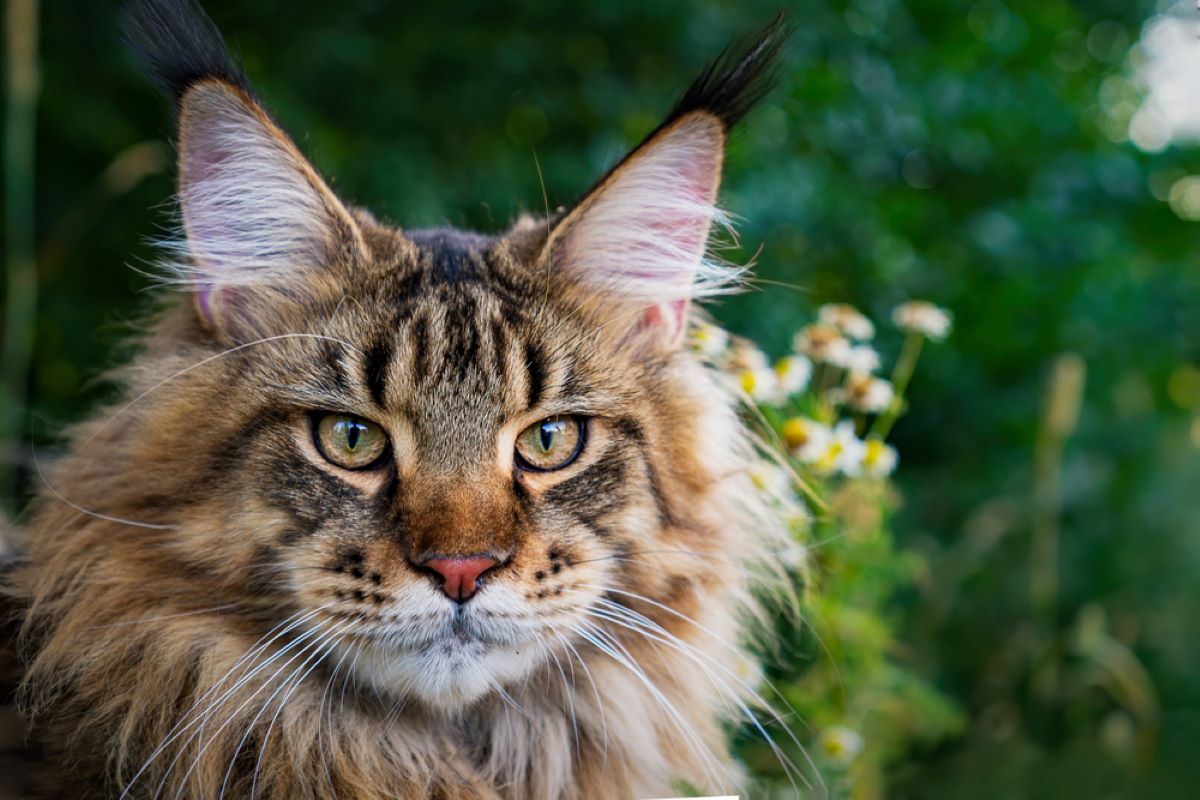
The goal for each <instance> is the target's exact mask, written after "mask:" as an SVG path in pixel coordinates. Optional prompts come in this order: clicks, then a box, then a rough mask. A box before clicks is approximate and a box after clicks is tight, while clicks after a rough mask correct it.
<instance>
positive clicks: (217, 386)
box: [7, 0, 787, 800]
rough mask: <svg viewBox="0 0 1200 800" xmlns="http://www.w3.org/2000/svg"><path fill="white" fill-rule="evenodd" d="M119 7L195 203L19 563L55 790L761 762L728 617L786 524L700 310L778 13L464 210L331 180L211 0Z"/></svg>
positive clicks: (725, 274)
mask: <svg viewBox="0 0 1200 800" xmlns="http://www.w3.org/2000/svg"><path fill="white" fill-rule="evenodd" d="M127 27H128V33H129V37H130V39H131V40H132V41H133V43H134V45H135V48H136V50H137V51H138V52H139V53H140V56H141V59H142V61H143V63H144V64H145V65H146V67H147V69H148V71H149V72H150V74H151V75H152V76H153V77H154V79H155V80H156V81H157V82H158V83H159V84H160V86H161V87H162V88H163V89H164V90H165V91H166V92H167V93H168V94H169V95H170V96H171V98H172V99H173V101H174V106H175V108H176V110H177V144H178V202H179V209H180V216H181V221H182V226H181V228H182V230H181V233H180V236H179V237H178V240H177V241H174V242H173V243H170V244H168V245H167V248H166V252H167V257H166V258H165V259H164V261H165V263H164V266H163V270H164V272H163V274H164V275H165V276H166V277H165V279H164V280H165V281H166V282H167V283H169V284H172V285H174V286H175V287H176V288H177V289H179V290H181V291H172V292H164V300H163V305H164V308H163V309H162V311H161V312H160V313H159V314H158V316H157V317H156V318H155V320H154V321H153V322H152V323H151V324H150V325H148V327H147V328H146V330H145V332H144V334H143V335H142V336H141V338H140V350H139V352H138V354H137V355H136V356H135V357H134V358H133V360H132V362H131V363H130V364H129V365H128V366H126V367H124V368H122V369H121V370H119V371H118V373H117V378H118V381H119V383H120V385H121V386H122V387H123V390H122V391H123V394H122V396H121V398H120V399H119V400H118V401H116V402H115V403H114V404H112V405H110V406H109V407H107V408H104V409H102V410H100V411H99V412H98V413H97V414H96V415H95V416H93V417H92V418H91V419H90V420H89V421H87V422H84V423H82V424H80V425H78V426H77V427H75V428H74V429H73V430H72V431H70V433H69V436H68V441H69V447H68V449H67V453H66V455H65V456H64V457H62V459H61V460H59V461H58V462H56V463H55V464H54V466H53V468H52V469H48V470H47V471H46V476H45V477H46V481H45V487H44V489H43V490H42V492H41V494H40V496H39V497H37V498H36V499H35V501H34V502H33V504H32V507H31V510H30V512H29V513H28V515H27V518H26V520H25V522H24V524H23V525H22V528H21V531H20V542H21V547H22V556H21V559H20V561H19V563H18V564H17V567H16V568H15V570H14V571H13V572H12V574H11V575H10V577H9V578H8V579H7V590H8V592H9V593H10V594H11V595H12V596H13V597H14V598H15V599H16V600H17V601H18V602H19V604H20V605H21V608H22V618H21V636H20V646H21V648H22V653H23V658H24V661H23V663H24V676H23V684H22V697H23V700H24V707H25V710H26V712H27V714H28V717H29V719H30V720H31V722H32V726H33V732H34V734H35V737H36V738H37V740H38V741H39V742H40V743H41V744H42V746H43V747H44V752H45V759H46V762H47V763H48V764H49V765H50V767H49V769H47V770H46V771H45V774H44V775H43V776H42V778H41V780H42V783H41V784H40V785H41V786H42V787H43V791H44V792H45V794H46V795H47V796H58V797H72V796H78V797H92V796H97V797H100V796H103V797H119V798H126V797H151V796H154V797H158V796H175V797H193V798H212V797H218V796H223V797H251V796H256V797H262V798H297V797H306V798H333V797H338V798H376V797H392V798H445V799H446V800H449V799H451V798H462V799H463V800H466V799H467V798H471V799H472V800H478V799H481V798H490V799H494V800H500V799H501V798H504V799H506V800H517V799H518V798H520V799H524V798H588V800H595V799H603V798H614V799H616V798H622V799H623V798H632V797H648V796H663V795H670V794H673V793H675V791H676V790H677V789H678V787H679V786H680V782H684V783H686V784H687V785H689V786H693V787H697V788H701V789H704V790H712V791H734V790H737V789H738V788H739V787H740V786H742V780H743V778H742V776H741V774H740V772H739V769H738V766H737V765H736V763H735V762H734V761H733V759H731V757H730V755H729V752H728V750H727V746H726V741H725V740H726V731H725V728H724V727H723V725H724V724H725V722H726V721H729V720H732V721H735V722H736V721H737V720H738V717H739V716H740V715H741V714H742V713H745V712H747V711H748V709H747V708H746V705H745V704H746V703H747V702H749V700H750V693H751V692H750V690H751V687H749V686H748V685H747V684H746V682H745V681H744V680H742V679H741V678H740V677H739V674H740V672H739V670H740V669H741V665H742V664H743V663H744V662H743V659H744V658H745V656H744V655H743V654H742V653H741V651H740V650H739V649H738V648H737V647H735V646H734V643H736V642H737V641H738V640H739V635H740V631H741V626H742V625H743V623H744V622H745V619H746V615H747V614H751V613H753V608H754V602H753V599H752V595H753V592H752V588H753V585H754V582H755V575H756V574H757V571H758V566H756V565H761V563H762V561H763V560H764V559H763V556H764V554H765V553H767V552H769V550H770V548H771V547H773V546H775V544H776V543H777V541H778V540H779V539H780V538H782V537H783V536H784V534H783V533H782V530H783V529H782V526H781V523H780V522H779V521H778V520H776V519H775V518H774V517H773V515H772V512H771V511H770V509H769V507H768V504H767V503H766V501H764V499H763V497H762V494H761V492H759V491H758V490H757V489H756V488H755V486H754V484H753V481H752V480H751V478H750V470H751V469H752V466H753V464H754V463H755V462H756V459H757V458H758V455H757V454H756V450H755V445H754V442H753V437H752V436H751V434H750V433H749V431H748V430H747V429H746V427H745V425H744V423H743V422H742V421H741V420H740V419H739V415H738V400H737V397H736V396H735V393H734V392H733V390H732V389H731V388H730V387H729V386H728V385H727V383H726V382H725V381H723V380H722V379H721V378H720V377H719V375H718V374H717V373H716V371H715V370H714V369H713V368H712V367H711V366H709V365H708V364H706V363H705V362H704V360H703V359H702V358H701V356H700V355H698V354H697V353H695V352H693V351H692V350H691V349H690V348H689V347H688V345H687V337H688V331H689V328H690V326H692V325H694V324H697V322H698V321H699V320H700V319H701V314H702V312H701V311H700V310H699V309H698V308H697V307H696V304H695V303H694V302H693V301H695V300H698V299H701V298H703V297H706V296H709V295H713V294H719V293H721V292H725V291H729V290H732V289H734V288H736V287H737V285H738V284H739V282H740V281H741V280H742V271H741V270H739V269H738V268H736V267H733V266H731V265H728V264H724V263H722V262H721V261H719V260H717V259H715V258H713V257H711V256H710V254H709V244H708V243H709V239H710V233H711V232H712V229H713V228H714V227H721V226H724V225H725V224H727V223H726V218H725V217H724V215H723V214H722V213H721V211H720V210H719V209H718V207H717V205H716V200H717V193H718V186H719V183H720V179H721V173H722V162H723V158H724V150H725V144H726V140H727V138H728V136H729V133H730V131H731V129H732V128H733V126H734V125H735V124H736V123H737V122H738V121H739V120H740V119H741V118H742V117H743V116H744V115H745V114H746V113H747V112H748V111H749V110H750V109H751V107H753V105H754V104H755V103H756V102H757V101H758V100H759V99H760V98H761V97H762V96H763V95H764V93H765V92H766V91H767V89H768V88H769V84H770V78H771V74H772V70H773V64H774V62H775V61H776V60H777V59H776V57H777V54H778V53H779V51H780V48H781V46H782V44H783V42H784V41H785V39H786V36H787V24H786V21H785V20H784V19H783V18H782V17H780V18H779V19H777V20H776V21H775V22H773V23H772V24H771V25H770V26H769V27H767V28H766V29H765V30H764V31H763V32H762V33H761V35H759V36H758V37H757V38H756V39H753V40H747V42H746V43H744V44H743V45H742V46H739V47H733V48H731V49H729V50H727V51H726V52H725V53H724V54H722V55H721V56H720V57H719V58H717V59H716V60H715V61H714V62H713V63H712V64H711V65H710V66H709V67H708V68H707V69H706V70H705V71H704V72H703V73H702V74H701V75H700V76H699V77H698V78H697V79H696V81H695V82H694V83H693V84H692V85H691V86H690V88H688V89H687V90H686V91H685V92H684V93H683V94H682V96H681V98H680V99H679V101H678V103H677V104H676V105H675V107H674V108H673V109H672V110H671V111H670V113H669V114H668V115H667V116H666V118H665V119H664V121H663V122H662V124H661V125H659V126H658V127H657V128H656V129H655V130H654V131H653V132H652V133H650V134H649V135H648V136H647V137H646V139H645V140H644V141H643V142H642V143H641V144H640V145H639V146H638V147H636V148H635V149H634V150H633V151H632V152H631V153H629V154H628V155H627V156H626V157H625V158H623V159H622V160H621V161H620V162H619V163H617V164H616V166H614V167H613V168H612V169H611V170H610V171H609V172H608V173H607V174H606V175H604V176H603V177H602V178H601V179H600V180H599V181H598V182H597V183H596V184H595V185H594V186H593V187H592V188H591V189H590V190H588V191H587V192H586V193H585V194H584V195H583V196H582V199H580V200H579V201H578V202H577V203H575V204H574V205H572V206H571V207H569V208H566V209H561V210H559V211H557V212H554V213H549V214H547V215H546V216H545V217H543V218H533V217H523V218H521V219H519V220H518V221H517V222H516V223H515V224H514V225H513V226H512V227H511V228H510V229H509V230H507V231H505V232H503V233H501V234H498V235H485V234H480V233H473V232H467V231H461V230H455V229H452V228H436V229H424V230H408V229H403V228H396V227H391V226H388V225H385V224H383V223H381V222H379V221H377V220H376V219H375V218H374V217H372V216H371V214H370V213H368V212H367V211H365V210H362V209H358V208H353V207H351V206H348V205H346V204H344V203H343V202H342V201H341V200H340V199H339V198H338V197H337V196H336V195H335V194H334V193H333V192H332V191H331V190H330V188H329V187H328V185H327V184H326V183H325V182H324V180H323V179H322V178H321V177H320V176H319V175H318V174H317V172H316V171H315V170H314V168H313V167H312V166H311V165H310V164H309V162H308V161H306V160H305V158H304V156H303V155H302V154H301V153H300V151H299V149H298V148H297V147H296V145H295V144H294V143H293V142H292V140H291V139H289V138H288V136H287V135H286V134H285V133H284V132H283V131H282V130H281V128H280V127H279V125H278V124H277V123H276V122H275V121H274V120H273V119H272V117H271V116H270V114H269V113H268V112H267V111H266V110H265V109H264V108H263V106H262V105H261V103H260V102H259V101H258V100H257V99H256V97H255V95H254V92H253V90H252V89H251V87H250V84H249V82H248V80H247V78H246V76H245V74H244V73H243V71H242V70H241V68H240V67H239V66H238V65H237V63H236V62H235V61H234V60H233V59H232V57H231V56H230V54H229V51H228V50H227V49H226V46H225V44H224V42H223V39H222V37H221V35H220V33H219V32H218V31H217V29H216V27H215V26H214V24H213V23H212V21H211V20H210V19H209V18H208V17H207V16H206V15H205V13H204V11H203V10H202V9H201V8H200V7H199V5H198V4H197V3H196V2H195V0H142V1H141V2H137V3H135V4H133V6H132V7H131V11H130V16H129V24H128V26H127Z"/></svg>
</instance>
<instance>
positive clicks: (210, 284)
mask: <svg viewBox="0 0 1200 800" xmlns="http://www.w3.org/2000/svg"><path fill="white" fill-rule="evenodd" d="M126 33H127V36H128V38H129V39H130V41H131V42H132V43H133V44H134V47H135V50H136V52H137V53H138V54H139V56H140V59H141V61H142V62H143V64H144V65H145V66H146V67H147V68H148V69H149V71H150V72H151V75H152V76H153V77H154V79H155V80H156V82H157V83H158V84H159V85H160V86H161V87H162V88H163V89H164V90H165V91H167V92H168V93H169V94H170V95H171V97H172V98H173V100H174V101H175V103H176V105H177V107H178V112H179V116H178V145H179V178H178V189H179V191H178V194H179V204H180V210H181V212H182V217H183V228H184V233H185V237H184V238H183V239H182V240H181V241H178V242H174V243H168V245H167V246H168V249H169V251H170V253H171V255H172V256H173V258H172V260H171V262H170V263H168V264H167V265H166V266H167V272H168V275H167V278H166V280H167V281H168V282H171V283H177V284H184V285H190V286H193V287H194V288H195V292H196V294H195V297H196V306H197V309H198V311H199V313H200V315H201V318H202V320H203V321H204V322H205V323H206V324H208V325H210V326H213V327H216V328H222V329H225V332H226V333H235V334H239V333H240V334H249V333H252V332H253V329H254V328H255V327H257V325H256V320H255V314H256V311H255V306H256V305H258V301H259V300H262V299H269V296H271V295H273V296H274V297H276V298H278V297H279V296H280V295H289V296H296V295H299V294H301V293H302V292H303V290H304V288H305V286H306V284H310V283H312V282H313V281H314V279H315V278H316V273H314V272H313V271H314V270H318V271H319V270H321V269H322V268H324V267H326V266H327V265H328V264H329V263H330V262H331V261H334V260H338V259H339V258H341V257H343V256H345V255H346V254H347V253H348V254H349V256H350V257H351V259H353V258H354V257H356V256H358V255H361V254H362V253H363V252H364V251H365V245H364V243H363V240H362V235H361V232H360V231H359V229H358V226H357V224H356V223H355V222H354V220H353V218H352V217H351V215H350V214H349V212H348V211H347V210H346V208H345V207H344V206H343V205H342V204H341V202H340V201H339V200H338V199H337V197H335V196H334V194H333V192H332V191H330V189H329V188H328V186H326V184H325V182H324V181H322V180H321V178H320V176H319V175H318V174H317V173H316V171H315V170H314V169H313V167H312V166H311V165H310V164H309V163H308V162H307V161H306V160H305V159H304V157H303V156H302V155H301V154H300V151H299V150H298V149H297V148H296V146H295V145H294V144H293V143H292V141H291V140H290V139H289V138H288V137H287V135H286V134H285V133H284V132H283V131H282V130H281V129H280V128H279V126H278V125H276V124H275V122H274V121H273V120H272V119H271V118H270V116H269V115H268V114H267V113H266V111H265V110H264V109H263V108H262V106H261V105H260V104H259V103H258V101H257V100H256V99H255V98H254V96H253V93H252V92H251V90H250V87H249V84H248V82H247V81H246V78H245V76H244V75H243V73H242V71H241V69H240V68H239V67H238V66H237V64H236V62H235V61H234V59H233V58H232V56H231V55H230V53H229V51H228V49H227V48H226V46H225V43H224V41H223V40H222V38H221V35H220V32H219V31H218V30H217V28H216V26H215V25H214V24H213V23H212V20H210V19H209V18H208V17H207V15H205V13H204V11H203V10H202V9H201V8H200V6H199V5H198V4H197V3H196V2H195V1H194V0H139V2H136V3H134V4H133V5H132V6H131V7H130V13H129V16H128V17H127V21H126ZM306 271H307V272H306ZM233 329H237V330H236V331H235V330H233ZM247 329H249V330H247Z"/></svg>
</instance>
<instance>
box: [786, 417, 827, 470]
mask: <svg viewBox="0 0 1200 800" xmlns="http://www.w3.org/2000/svg"><path fill="white" fill-rule="evenodd" d="M780 433H781V434H782V435H783V441H784V444H786V445H787V448H788V452H789V453H791V454H792V456H793V457H795V458H796V459H797V460H798V461H801V462H803V463H805V464H811V463H812V462H814V461H816V460H817V459H818V458H820V457H821V455H822V454H823V453H824V452H825V450H826V448H827V447H828V444H829V440H830V439H831V438H833V432H832V431H831V430H829V428H828V427H826V426H825V425H822V424H821V423H819V422H817V421H816V420H815V419H809V418H808V417H791V418H790V419H788V420H786V421H785V422H784V423H783V427H782V429H781V430H780Z"/></svg>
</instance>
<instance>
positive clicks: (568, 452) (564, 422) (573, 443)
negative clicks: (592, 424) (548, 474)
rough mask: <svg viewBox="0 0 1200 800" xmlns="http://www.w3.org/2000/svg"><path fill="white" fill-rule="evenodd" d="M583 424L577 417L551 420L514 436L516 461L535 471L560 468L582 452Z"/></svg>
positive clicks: (537, 423)
mask: <svg viewBox="0 0 1200 800" xmlns="http://www.w3.org/2000/svg"><path fill="white" fill-rule="evenodd" d="M583 439H584V424H583V422H582V421H581V420H580V419H579V418H578V417H551V418H550V419H544V420H542V421H541V422H535V423H533V424H532V425H530V426H529V427H528V428H526V429H525V430H523V431H521V434H520V435H519V436H517V448H516V449H517V461H518V462H520V463H521V464H522V465H523V466H525V467H528V468H530V469H535V470H552V469H562V468H563V467H565V466H567V465H568V464H570V463H571V462H572V461H574V460H575V458H576V456H578V455H579V451H580V450H582V449H583Z"/></svg>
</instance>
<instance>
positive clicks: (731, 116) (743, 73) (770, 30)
mask: <svg viewBox="0 0 1200 800" xmlns="http://www.w3.org/2000/svg"><path fill="white" fill-rule="evenodd" d="M790 35H791V27H790V26H789V25H788V24H787V12H785V11H780V12H779V14H778V15H776V17H775V19H774V20H772V21H771V24H770V25H768V26H767V27H766V28H764V29H763V31H762V33H760V34H759V35H758V37H757V38H756V39H755V40H754V42H753V44H750V43H749V39H748V38H747V39H742V40H739V41H737V42H734V43H733V44H731V45H730V46H729V47H726V48H725V50H724V52H722V53H721V55H719V56H717V58H716V60H715V61H713V62H712V63H711V64H709V65H708V66H707V67H705V68H704V71H703V72H701V73H700V75H699V77H697V78H696V80H695V81H693V82H692V85H691V86H689V87H688V89H687V91H686V92H684V93H683V96H682V97H680V98H679V102H677V103H676V104H675V107H674V108H673V109H671V113H670V115H669V116H668V117H667V120H666V122H664V123H663V125H664V127H665V126H666V125H668V124H670V123H671V122H673V121H674V120H677V119H679V118H680V117H682V116H684V115H685V114H688V113H690V112H693V111H707V112H709V113H710V114H713V115H715V116H716V117H717V118H719V119H720V120H721V122H722V123H724V125H725V130H726V131H728V130H729V129H731V128H732V127H733V126H734V125H736V124H737V123H738V121H739V120H740V119H741V118H742V117H744V116H746V113H747V112H749V111H750V109H751V108H753V107H754V105H755V104H756V103H758V101H759V100H761V99H762V98H763V95H765V94H766V93H767V92H768V91H770V89H771V86H772V85H773V84H774V82H775V59H776V57H777V56H778V55H779V49H780V48H781V47H782V46H783V43H784V42H786V41H787V38H788V36H790Z"/></svg>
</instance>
